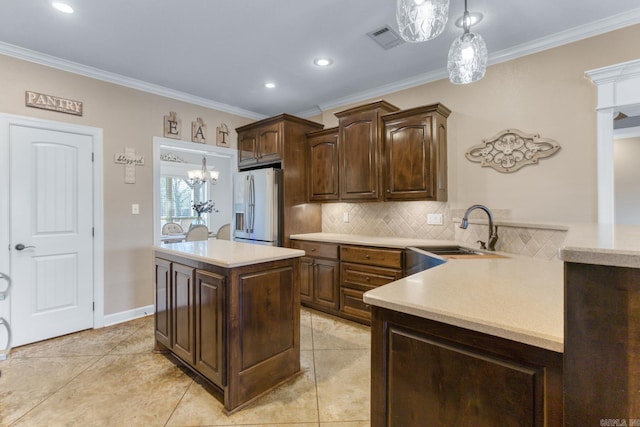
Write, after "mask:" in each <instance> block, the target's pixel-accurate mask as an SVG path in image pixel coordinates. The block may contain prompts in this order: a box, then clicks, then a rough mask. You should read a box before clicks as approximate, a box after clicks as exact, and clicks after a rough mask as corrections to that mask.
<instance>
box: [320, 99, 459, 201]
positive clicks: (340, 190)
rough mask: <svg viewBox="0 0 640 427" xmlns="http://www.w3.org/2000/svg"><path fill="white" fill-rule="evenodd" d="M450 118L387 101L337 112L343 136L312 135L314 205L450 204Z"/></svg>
mask: <svg viewBox="0 0 640 427" xmlns="http://www.w3.org/2000/svg"><path fill="white" fill-rule="evenodd" d="M450 114H451V110H449V109H448V108H447V107H445V106H444V105H442V104H433V105H425V106H421V107H416V108H411V109H408V110H401V111H398V108H397V107H395V106H393V105H391V104H389V103H387V102H385V101H378V102H374V103H371V104H367V105H362V106H359V107H355V108H351V109H349V110H345V111H341V112H338V113H336V116H337V117H338V119H339V126H338V128H337V131H336V130H335V129H326V130H324V131H317V132H313V133H310V134H308V135H307V145H308V149H307V151H308V157H309V169H308V172H307V176H308V182H307V185H308V190H307V193H308V199H309V201H312V202H330V201H337V200H340V201H349V202H358V201H361V202H367V201H383V200H384V201H402V200H437V201H446V200H447V118H448V117H449V115H450Z"/></svg>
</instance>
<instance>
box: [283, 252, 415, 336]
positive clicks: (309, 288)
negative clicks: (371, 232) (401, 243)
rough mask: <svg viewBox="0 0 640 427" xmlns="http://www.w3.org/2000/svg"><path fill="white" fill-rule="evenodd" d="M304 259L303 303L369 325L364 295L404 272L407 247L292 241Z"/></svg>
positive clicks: (301, 276)
mask: <svg viewBox="0 0 640 427" xmlns="http://www.w3.org/2000/svg"><path fill="white" fill-rule="evenodd" d="M291 247H292V248H294V249H301V250H303V251H305V252H306V256H305V257H302V258H301V273H300V302H301V303H302V304H303V305H305V306H307V307H311V308H314V309H316V310H320V311H323V312H325V313H329V314H333V315H336V316H340V317H344V318H347V319H350V320H355V321H357V322H360V323H364V324H367V325H368V324H370V321H371V313H370V310H369V306H368V305H367V304H365V303H364V301H363V300H362V296H363V294H364V293H365V292H367V291H368V290H371V289H374V288H376V287H378V286H382V285H386V284H387V283H390V282H393V281H395V280H398V279H400V278H401V277H403V275H404V264H405V263H404V258H405V257H404V250H402V249H396V248H379V247H369V246H356V245H340V244H337V243H323V242H312V241H306V240H305V241H302V240H292V241H291Z"/></svg>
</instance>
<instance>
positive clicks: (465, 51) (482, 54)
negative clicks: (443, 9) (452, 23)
mask: <svg viewBox="0 0 640 427" xmlns="http://www.w3.org/2000/svg"><path fill="white" fill-rule="evenodd" d="M462 26H463V28H464V34H462V35H461V36H460V37H458V38H457V39H455V40H454V41H453V44H451V48H450V49H449V56H448V58H447V71H448V72H449V80H450V81H451V83H453V84H467V83H473V82H477V81H478V80H480V79H481V78H483V77H484V73H485V71H486V70H487V59H488V57H489V53H488V51H487V44H486V43H485V42H484V39H483V38H482V36H481V35H480V34H477V33H472V32H470V31H469V29H470V27H471V17H470V15H469V11H468V10H467V0H464V15H463V16H462Z"/></svg>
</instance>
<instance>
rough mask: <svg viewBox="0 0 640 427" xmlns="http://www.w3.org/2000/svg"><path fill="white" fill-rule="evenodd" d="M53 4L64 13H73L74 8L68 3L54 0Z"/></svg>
mask: <svg viewBox="0 0 640 427" xmlns="http://www.w3.org/2000/svg"><path fill="white" fill-rule="evenodd" d="M51 6H53V7H54V8H56V9H57V10H59V11H60V12H62V13H73V8H72V7H71V6H69V5H68V4H66V3H60V2H53V3H51Z"/></svg>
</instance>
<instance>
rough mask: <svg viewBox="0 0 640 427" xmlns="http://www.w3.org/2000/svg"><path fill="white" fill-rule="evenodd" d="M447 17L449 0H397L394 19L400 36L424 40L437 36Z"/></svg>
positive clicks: (419, 40)
mask: <svg viewBox="0 0 640 427" xmlns="http://www.w3.org/2000/svg"><path fill="white" fill-rule="evenodd" d="M447 19H449V0H397V3H396V20H397V21H398V32H399V33H400V37H402V38H403V39H404V40H405V41H408V42H414V43H415V42H424V41H427V40H431V39H433V38H435V37H438V36H439V35H440V33H442V31H443V30H444V27H445V25H446V24H447Z"/></svg>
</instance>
